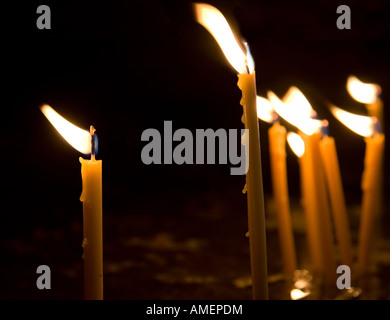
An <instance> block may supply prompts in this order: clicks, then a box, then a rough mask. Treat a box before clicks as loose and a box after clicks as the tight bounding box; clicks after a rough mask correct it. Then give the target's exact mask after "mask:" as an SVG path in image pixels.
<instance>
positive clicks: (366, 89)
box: [347, 76, 382, 104]
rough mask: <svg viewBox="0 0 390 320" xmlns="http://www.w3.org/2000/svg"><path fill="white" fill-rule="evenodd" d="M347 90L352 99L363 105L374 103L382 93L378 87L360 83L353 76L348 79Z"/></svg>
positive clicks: (373, 84)
mask: <svg viewBox="0 0 390 320" xmlns="http://www.w3.org/2000/svg"><path fill="white" fill-rule="evenodd" d="M347 90H348V92H349V94H350V95H351V97H352V98H354V99H355V100H356V101H358V102H360V103H365V104H371V103H374V102H375V101H376V99H377V98H378V96H379V95H380V93H381V91H382V89H381V87H380V86H379V85H377V84H375V83H364V82H361V81H360V80H359V79H358V78H356V77H355V76H350V77H348V80H347Z"/></svg>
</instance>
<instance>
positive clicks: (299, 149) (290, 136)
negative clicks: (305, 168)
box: [287, 132, 305, 158]
mask: <svg viewBox="0 0 390 320" xmlns="http://www.w3.org/2000/svg"><path fill="white" fill-rule="evenodd" d="M287 142H288V145H289V146H290V148H291V150H292V151H293V152H294V153H295V155H296V156H297V157H298V158H302V156H303V155H304V153H305V142H304V141H303V140H302V138H301V137H300V135H299V134H296V133H294V132H289V133H287Z"/></svg>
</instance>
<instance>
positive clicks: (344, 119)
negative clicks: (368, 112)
mask: <svg viewBox="0 0 390 320" xmlns="http://www.w3.org/2000/svg"><path fill="white" fill-rule="evenodd" d="M330 111H331V112H332V113H333V115H334V116H335V117H336V118H337V119H338V120H339V121H340V122H341V123H342V124H344V125H345V126H346V127H347V128H348V129H350V130H352V131H353V132H355V133H357V134H359V135H361V136H363V137H371V136H372V135H374V134H375V131H376V130H375V123H376V121H377V120H376V118H375V117H368V116H361V115H357V114H354V113H351V112H348V111H345V110H343V109H340V108H338V107H335V106H333V107H331V108H330Z"/></svg>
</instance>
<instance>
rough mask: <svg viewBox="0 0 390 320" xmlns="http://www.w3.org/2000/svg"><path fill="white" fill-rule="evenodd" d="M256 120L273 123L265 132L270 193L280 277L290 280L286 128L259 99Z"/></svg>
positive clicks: (291, 244) (292, 246)
mask: <svg viewBox="0 0 390 320" xmlns="http://www.w3.org/2000/svg"><path fill="white" fill-rule="evenodd" d="M257 116H258V117H259V119H261V120H263V121H265V122H268V123H271V122H272V123H273V125H272V127H271V128H269V129H268V140H269V153H270V166H271V179H272V190H273V196H274V202H275V209H276V220H277V224H278V235H279V244H280V250H281V254H282V261H283V274H284V275H285V277H287V278H289V279H292V277H293V276H294V272H295V271H296V269H297V257H296V252H295V242H294V234H293V228H292V224H291V213H290V203H289V196H288V183H287V165H286V128H285V127H284V126H282V125H281V124H280V121H278V120H275V116H276V114H275V112H274V110H273V108H272V105H271V103H270V102H269V101H268V100H267V99H265V98H263V97H259V96H258V97H257Z"/></svg>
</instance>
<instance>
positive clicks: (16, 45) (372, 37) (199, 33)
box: [0, 0, 390, 299]
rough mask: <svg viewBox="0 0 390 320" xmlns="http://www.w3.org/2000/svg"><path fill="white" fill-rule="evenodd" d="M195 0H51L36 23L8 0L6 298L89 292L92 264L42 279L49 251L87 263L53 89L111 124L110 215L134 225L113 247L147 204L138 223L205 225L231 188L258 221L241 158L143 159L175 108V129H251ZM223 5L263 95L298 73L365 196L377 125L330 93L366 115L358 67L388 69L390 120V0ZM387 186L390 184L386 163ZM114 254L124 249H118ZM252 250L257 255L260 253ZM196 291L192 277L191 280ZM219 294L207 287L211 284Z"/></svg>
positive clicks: (69, 107) (231, 214) (30, 9)
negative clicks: (342, 116) (348, 120)
mask: <svg viewBox="0 0 390 320" xmlns="http://www.w3.org/2000/svg"><path fill="white" fill-rule="evenodd" d="M190 3H191V2H189V1H140V0H138V1H106V2H100V3H97V2H92V1H88V2H86V1H85V2H84V1H83V2H82V3H81V2H79V1H46V2H45V3H44V4H46V5H49V6H50V9H51V30H39V29H38V28H37V27H36V20H37V18H38V16H39V15H38V14H37V13H36V9H37V7H38V6H39V5H40V4H43V3H41V2H38V1H29V2H26V3H24V2H20V1H13V2H12V4H10V3H8V4H4V5H3V4H2V12H3V13H2V19H1V23H2V27H1V29H2V49H1V51H2V53H3V54H2V56H3V58H2V68H1V77H2V78H3V81H2V90H1V105H2V106H1V108H2V116H1V119H2V124H1V126H0V148H1V152H2V153H1V158H0V168H1V179H0V181H1V183H0V190H1V193H0V194H1V203H0V208H1V209H0V238H1V241H2V242H1V243H2V246H1V248H2V252H3V254H2V257H1V260H2V261H4V263H2V269H1V274H2V276H1V277H2V280H1V284H2V286H1V287H0V297H1V298H9V297H11V298H16V299H19V298H21V299H26V298H27V299H30V298H67V299H69V298H70V299H72V298H80V296H81V293H80V292H75V291H77V290H79V289H80V290H82V286H81V285H80V284H79V281H78V280H77V279H78V278H76V280H77V281H76V280H74V284H73V285H69V288H66V289H63V291H61V290H59V293H58V291H55V290H54V289H53V290H52V291H51V292H49V293H44V294H43V293H42V292H38V290H37V289H36V288H35V287H34V286H35V284H34V281H35V279H36V277H37V276H36V274H35V270H36V269H35V268H36V267H37V266H38V265H39V264H47V265H49V266H53V265H56V263H62V262H58V259H60V260H61V257H62V259H64V261H66V262H65V263H67V262H69V261H73V262H74V263H75V264H77V263H79V265H78V266H79V268H82V267H81V265H80V264H81V259H79V258H80V255H81V246H80V243H81V240H80V239H81V234H82V231H81V228H80V224H81V219H82V204H81V203H80V202H79V196H80V194H81V175H80V163H79V161H78V157H79V156H81V155H80V154H78V152H77V151H75V150H74V149H73V148H72V147H70V146H69V145H68V144H67V143H66V142H65V141H64V140H63V139H62V138H61V137H60V136H59V134H58V133H57V132H56V131H55V130H54V128H53V127H52V126H51V124H50V123H49V122H48V121H47V120H46V118H45V117H44V116H43V115H42V113H41V112H40V110H39V106H40V105H41V104H42V103H47V104H49V105H51V106H52V107H53V108H54V109H55V110H56V111H58V112H59V113H60V114H61V115H63V116H64V117H66V118H67V119H68V120H70V121H71V122H73V123H74V124H76V125H78V126H80V127H82V128H84V129H88V128H89V125H90V124H93V125H94V126H95V128H96V129H97V133H98V136H99V154H98V156H97V158H98V159H102V160H103V192H104V202H103V204H104V217H105V218H104V219H105V220H104V221H115V219H117V218H118V219H119V220H118V221H120V222H117V223H118V224H121V227H122V229H120V228H119V227H118V228H117V227H115V222H112V225H111V224H110V226H109V227H108V228H107V229H105V232H106V233H107V234H106V235H105V238H106V239H107V240H108V241H107V242H108V244H107V243H106V244H105V245H107V246H109V242H110V239H113V238H115V236H114V235H115V234H116V233H117V232H118V230H119V229H120V230H122V231H123V232H122V233H123V234H124V235H126V236H130V234H131V232H132V231H131V230H132V229H131V228H135V227H134V226H128V229H126V227H125V226H123V225H122V223H123V219H124V218H130V219H133V221H139V219H146V218H145V217H148V218H149V219H151V222H150V223H151V224H148V223H147V219H146V220H145V221H146V222H145V223H140V225H141V227H142V228H143V229H138V230H137V232H139V233H140V234H145V233H148V232H151V231H150V228H153V230H154V231H156V230H158V228H159V222H153V221H161V220H165V217H166V219H167V220H169V219H171V220H173V221H175V219H182V220H183V224H181V225H180V228H182V229H183V230H182V232H183V233H184V234H188V235H193V236H194V235H195V236H196V235H198V234H199V232H200V231H199V230H194V228H195V227H194V223H195V221H196V219H197V218H198V217H199V216H202V215H205V214H207V213H204V212H203V211H206V212H208V211H207V210H209V211H210V212H212V211H213V210H214V209H215V208H216V207H218V205H217V204H218V203H222V206H223V208H234V210H231V211H227V212H226V215H225V216H224V219H227V220H230V219H239V221H240V223H242V224H241V225H240V228H238V229H239V230H237V235H238V236H239V237H241V236H242V235H243V233H245V224H246V219H247V218H246V197H245V196H244V195H242V193H241V190H242V187H243V185H244V182H245V178H244V177H241V176H230V174H229V168H230V165H182V166H179V165H175V164H173V165H150V166H147V165H144V164H143V163H142V161H141V150H142V147H143V146H144V145H145V144H146V143H145V142H141V134H142V132H143V131H144V130H145V129H148V128H156V129H158V130H159V131H160V132H162V131H163V121H164V120H172V121H173V128H174V130H175V129H178V128H188V129H190V130H191V131H193V132H194V131H195V129H197V128H200V129H206V128H212V129H214V130H216V129H218V128H225V129H226V130H227V129H241V128H242V123H241V114H242V108H241V106H240V104H239V101H240V98H241V92H240V90H239V89H238V87H237V86H236V83H237V75H236V72H235V71H234V70H233V69H232V68H231V67H230V66H229V64H228V62H227V61H226V59H225V58H224V56H223V54H222V52H221V51H220V49H219V47H218V46H217V44H216V43H215V41H214V40H213V39H212V37H211V36H210V35H209V34H208V33H207V31H206V30H205V29H204V28H202V27H201V26H200V25H199V24H197V23H196V22H195V19H194V17H193V13H192V10H191V5H190ZM210 4H214V5H215V6H217V7H218V8H219V9H220V10H221V11H222V12H223V13H224V15H225V16H226V17H227V19H228V21H229V22H231V25H232V26H233V28H234V29H235V31H236V32H239V33H240V35H241V36H242V37H243V38H244V39H245V40H246V41H248V43H249V45H250V48H251V52H252V55H253V57H254V60H255V66H256V75H257V89H258V94H259V95H263V96H265V95H266V93H267V91H268V90H272V91H274V92H275V93H276V94H278V95H279V96H283V94H284V93H285V92H286V91H287V89H288V88H289V87H290V86H291V85H295V86H297V87H298V88H300V89H301V90H302V92H303V93H304V94H305V95H306V97H307V98H308V99H309V101H310V102H311V103H312V106H313V108H314V109H315V110H316V111H317V112H318V114H319V117H320V118H326V119H328V121H329V122H330V134H331V135H332V136H334V138H335V140H336V145H337V151H338V154H339V160H340V168H341V171H342V178H343V183H344V188H345V194H346V200H347V202H348V204H349V205H359V203H360V200H361V193H360V179H361V173H362V170H363V158H364V148H365V144H364V139H363V138H362V137H360V136H358V135H356V134H354V133H352V132H350V131H349V130H347V129H346V128H344V127H343V126H342V125H341V124H339V123H338V122H337V121H335V120H334V118H332V116H331V114H330V113H329V111H328V110H327V108H326V103H327V102H332V103H334V104H336V105H338V106H339V107H341V108H345V109H348V110H350V111H353V112H357V113H361V114H365V112H366V110H365V107H364V105H361V104H358V103H356V102H354V101H353V100H352V98H351V97H350V96H349V95H348V93H347V91H346V89H345V84H346V80H347V77H348V76H349V75H351V74H354V75H356V76H357V77H358V78H360V79H361V80H362V81H365V82H374V83H378V84H380V86H381V87H382V96H381V97H382V99H383V101H384V106H385V119H386V120H385V123H386V122H388V115H389V113H388V112H387V109H386V108H387V106H388V105H390V101H389V95H388V92H390V83H389V71H390V68H389V53H390V52H389V51H390V49H389V45H388V41H389V36H390V24H389V18H390V4H389V3H388V2H387V1H379V0H378V1H369V2H368V1H350V2H338V1H321V0H316V1H286V0H279V1H238V0H237V1H230V2H226V1H224V2H222V1H216V2H210ZM341 4H348V5H349V6H350V8H351V12H352V29H351V30H339V29H338V28H337V26H336V20H337V18H338V16H339V15H338V14H336V9H337V7H338V6H339V5H341ZM259 124H260V136H261V152H262V161H263V174H264V192H265V196H266V198H269V197H270V196H271V184H270V176H269V161H268V142H267V130H268V128H269V125H268V124H266V123H264V122H260V123H259ZM286 126H287V127H288V125H287V124H286ZM388 127H389V126H385V134H387V132H386V130H387V129H388ZM288 129H289V130H293V128H292V127H288ZM387 145H388V144H387V143H386V154H385V163H386V162H387V159H388V156H389V154H388V150H389V148H388V147H387ZM287 161H288V170H289V187H290V193H291V197H292V198H293V199H298V198H299V196H300V187H299V171H298V170H299V168H298V163H297V160H296V157H295V156H294V155H293V154H292V152H291V151H290V150H289V149H288V150H287ZM384 188H385V196H386V194H388V192H389V178H388V170H387V168H386V166H385V179H384ZM210 203H212V205H211V206H210ZM216 203H217V204H216ZM197 211H198V212H197ZM222 211H223V210H222ZM188 212H192V213H191V214H188ZM202 212H203V213H202ZM222 214H223V213H222ZM237 217H238V218H237ZM110 219H111V220H110ZM137 219H138V220H137ZM154 219H155V220H154ZM191 219H193V220H191ZM387 219H388V218H387ZM142 221H144V220H142ZM223 221H224V220H223V219H222V222H221V221H220V220H217V219H216V220H212V219H209V220H208V223H210V224H211V225H209V226H208V227H209V228H211V229H212V230H218V229H219V228H222V229H223V228H224V222H223ZM241 226H244V227H241ZM110 228H111V229H110ZM137 228H138V225H137ZM175 228H177V227H175ZM64 230H66V231H64ZM233 230H234V229H233ZM215 232H218V231H215ZM233 232H235V231H233ZM122 233H121V234H122ZM117 240H118V239H117ZM118 241H119V240H118ZM243 241H244V243H245V241H246V240H245V238H244V239H243ZM108 251H109V250H108ZM115 255H117V256H120V255H121V253H120V252H118V253H115V254H113V256H112V257H114V256H115ZM107 256H108V255H107ZM211 256H212V254H211ZM79 260H80V261H79ZM61 261H62V260H61ZM242 264H243V265H244V267H245V268H249V262H247V261H243V262H242ZM193 268H196V266H193ZM80 270H81V269H80ZM78 272H79V270H78V271H77V272H76V273H78ZM53 273H54V274H56V271H55V270H54V271H53ZM58 274H60V272H58ZM58 274H57V275H56V276H57V277H58V282H57V283H59V282H61V281H63V285H65V283H66V282H67V281H66V279H65V277H64V279H63V280H61V277H62V275H58ZM145 276H147V274H146V275H145ZM135 277H136V276H135V275H133V274H132V275H131V276H130V275H129V278H133V279H134V278H135ZM29 279H30V280H29ZM56 279H57V278H56ZM121 280H122V281H124V282H126V281H129V283H130V284H129V286H128V287H127V288H128V289H127V290H129V291H126V289H123V290H125V291H123V292H115V290H112V291H109V289H108V297H107V298H114V299H120V298H124V299H127V298H137V296H136V293H130V291H134V290H133V289H131V286H132V284H131V283H132V282H131V281H134V280H129V279H127V280H126V278H125V277H122V278H121ZM141 280H142V279H141ZM141 280H139V281H140V283H141V282H142V281H141ZM29 281H30V282H29ZM108 281H109V280H108ZM109 286H110V284H109V282H108V288H109ZM53 288H54V284H53ZM149 289H150V288H149ZM151 289H152V290H150V292H153V294H152V293H151V294H150V297H151V298H169V297H173V298H177V296H175V295H172V296H169V295H165V294H166V293H165V292H161V294H158V292H159V290H160V289H159V288H158V287H157V286H156V287H151ZM110 292H111V295H110ZM113 292H115V294H114V293H113ZM156 292H157V293H156ZM194 296H195V297H197V296H196V295H193V294H192V293H191V291H189V292H188V293H187V294H184V295H182V297H183V298H190V299H191V298H193V297H194ZM138 297H141V298H148V297H149V296H148V295H147V294H144V295H140V296H138ZM208 297H209V296H208V295H207V293H204V294H203V298H206V299H207V298H208ZM211 297H212V296H211ZM227 297H230V296H229V295H228V296H227ZM233 297H234V296H233ZM222 298H224V296H222ZM243 298H247V296H243Z"/></svg>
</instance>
